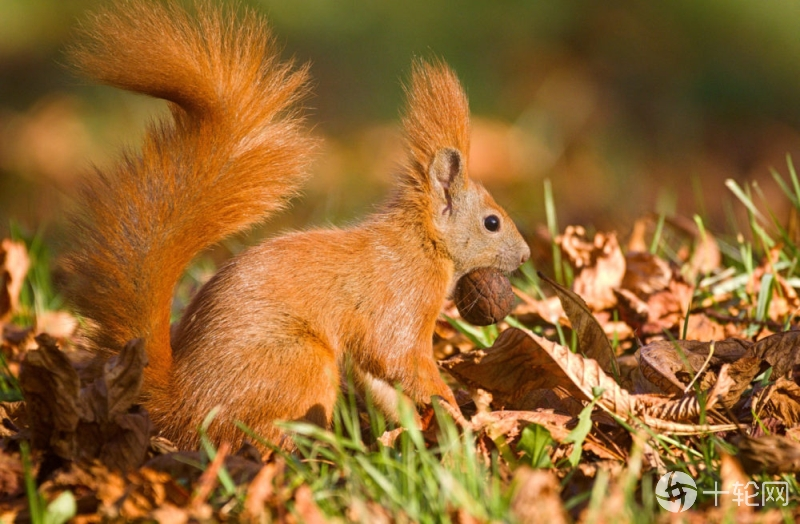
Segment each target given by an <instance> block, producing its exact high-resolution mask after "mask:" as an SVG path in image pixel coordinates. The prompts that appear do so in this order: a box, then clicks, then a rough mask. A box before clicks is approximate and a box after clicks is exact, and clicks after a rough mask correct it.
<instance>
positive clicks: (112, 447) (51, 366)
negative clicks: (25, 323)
mask: <svg viewBox="0 0 800 524" xmlns="http://www.w3.org/2000/svg"><path fill="white" fill-rule="evenodd" d="M36 340H37V342H39V349H37V350H34V351H30V352H28V354H27V356H26V359H25V360H24V361H23V366H22V371H21V373H20V387H21V388H22V391H23V394H24V395H25V398H26V400H27V411H28V419H29V424H30V428H31V432H32V437H33V444H34V446H35V447H37V448H39V449H49V450H52V451H53V452H54V453H55V454H56V455H58V456H59V457H61V458H64V459H68V460H92V459H98V460H100V462H102V463H103V464H105V465H107V466H109V467H110V468H114V469H119V470H123V471H125V470H128V469H130V468H133V467H137V466H139V465H140V464H141V463H142V461H143V460H144V457H145V454H146V452H147V448H148V446H149V443H150V433H151V432H152V429H153V428H152V424H151V422H150V418H149V417H148V416H147V414H146V413H145V412H142V411H139V410H138V409H137V408H136V407H135V406H134V403H135V401H136V399H137V397H138V394H139V388H140V387H141V381H142V370H143V369H144V366H145V363H146V356H145V353H144V342H143V341H142V340H136V341H132V342H129V343H128V344H127V345H126V346H125V347H124V348H123V350H122V352H121V353H120V354H119V355H117V356H115V357H114V358H112V359H111V360H109V361H108V362H107V363H106V365H105V368H104V371H103V376H102V377H100V378H98V379H96V380H95V382H94V383H93V384H91V385H89V386H87V387H85V388H83V389H81V388H80V380H79V378H78V374H77V372H76V371H75V369H74V368H73V367H72V365H71V364H70V362H69V360H68V359H67V358H66V355H65V354H64V353H63V352H61V351H60V350H59V349H58V347H57V345H56V343H55V341H54V340H53V339H52V338H51V337H50V336H48V335H40V336H38V337H37V338H36Z"/></svg>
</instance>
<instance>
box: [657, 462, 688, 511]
mask: <svg viewBox="0 0 800 524" xmlns="http://www.w3.org/2000/svg"><path fill="white" fill-rule="evenodd" d="M656 500H658V503H659V504H661V507H662V508H664V509H665V510H667V511H671V512H672V513H680V512H682V511H686V510H687V509H689V508H691V507H692V505H693V504H694V501H695V500H697V484H695V483H694V480H693V479H692V477H690V476H689V475H687V474H686V473H683V472H681V471H671V472H669V473H667V474H666V475H663V476H662V477H661V478H660V479H658V484H656Z"/></svg>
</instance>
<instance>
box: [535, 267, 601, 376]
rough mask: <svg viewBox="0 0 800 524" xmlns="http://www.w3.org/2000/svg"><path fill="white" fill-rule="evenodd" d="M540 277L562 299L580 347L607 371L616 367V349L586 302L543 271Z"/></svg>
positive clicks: (588, 356)
mask: <svg viewBox="0 0 800 524" xmlns="http://www.w3.org/2000/svg"><path fill="white" fill-rule="evenodd" d="M538 275H539V278H541V279H542V280H544V281H545V282H547V283H548V284H550V286H551V287H552V288H553V289H554V290H555V292H556V295H557V296H558V298H559V300H560V301H561V305H562V306H563V308H564V312H565V313H566V314H567V317H569V321H570V323H571V324H572V329H573V330H574V331H575V332H576V333H577V335H578V348H579V349H580V350H581V352H582V353H583V354H584V355H585V356H586V357H587V358H591V359H594V360H595V361H597V363H598V364H599V365H600V367H601V368H602V369H603V371H605V372H606V373H612V370H614V368H615V367H616V366H615V364H616V362H615V359H616V355H615V354H614V349H613V348H612V347H611V343H610V342H609V341H608V337H607V336H606V332H605V330H604V329H603V328H602V327H600V324H599V323H598V322H597V319H596V318H595V317H594V315H592V312H591V311H590V310H589V307H588V306H587V305H586V302H584V301H583V299H582V298H581V297H580V296H578V295H577V294H576V293H573V292H572V291H570V290H569V289H566V288H565V287H563V286H561V285H560V284H558V282H556V281H554V280H552V279H550V278H548V277H547V276H545V275H544V274H542V273H541V272H539V273H538Z"/></svg>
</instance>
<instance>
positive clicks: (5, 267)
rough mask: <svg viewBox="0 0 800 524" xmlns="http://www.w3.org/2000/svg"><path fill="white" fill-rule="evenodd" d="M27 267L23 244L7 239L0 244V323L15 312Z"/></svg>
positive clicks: (28, 265)
mask: <svg viewBox="0 0 800 524" xmlns="http://www.w3.org/2000/svg"><path fill="white" fill-rule="evenodd" d="M29 267H30V259H29V258H28V251H27V249H26V248H25V244H23V243H22V242H14V241H12V240H9V239H7V238H5V239H3V240H2V241H1V242H0V322H1V321H5V320H8V319H9V318H10V317H11V315H12V314H13V313H14V312H15V311H16V310H17V305H18V304H19V293H20V291H21V290H22V283H23V282H24V281H25V275H27V274H28V268H29Z"/></svg>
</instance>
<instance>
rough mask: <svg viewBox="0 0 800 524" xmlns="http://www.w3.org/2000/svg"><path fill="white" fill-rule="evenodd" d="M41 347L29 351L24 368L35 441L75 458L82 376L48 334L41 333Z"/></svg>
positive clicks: (24, 387)
mask: <svg viewBox="0 0 800 524" xmlns="http://www.w3.org/2000/svg"><path fill="white" fill-rule="evenodd" d="M37 341H38V342H39V349H38V350H35V351H29V352H28V353H27V355H26V358H25V360H24V361H23V363H22V369H21V370H20V377H19V382H20V388H21V389H22V392H23V394H24V395H25V399H26V404H27V413H28V424H29V427H30V429H31V436H32V444H33V446H34V447H35V448H38V449H51V450H52V451H53V452H54V453H55V454H56V455H58V456H60V457H62V458H67V459H71V458H73V457H74V456H75V454H76V451H77V449H76V445H75V430H76V429H77V427H78V421H79V420H80V412H81V410H80V408H79V407H78V394H79V392H80V380H79V378H78V374H77V373H76V372H75V370H74V369H73V368H72V366H71V365H70V363H69V360H68V359H67V357H66V355H65V354H64V353H62V352H61V350H59V349H58V347H57V346H56V344H55V341H54V340H53V339H52V338H50V337H49V336H47V335H40V336H39V337H37Z"/></svg>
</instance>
